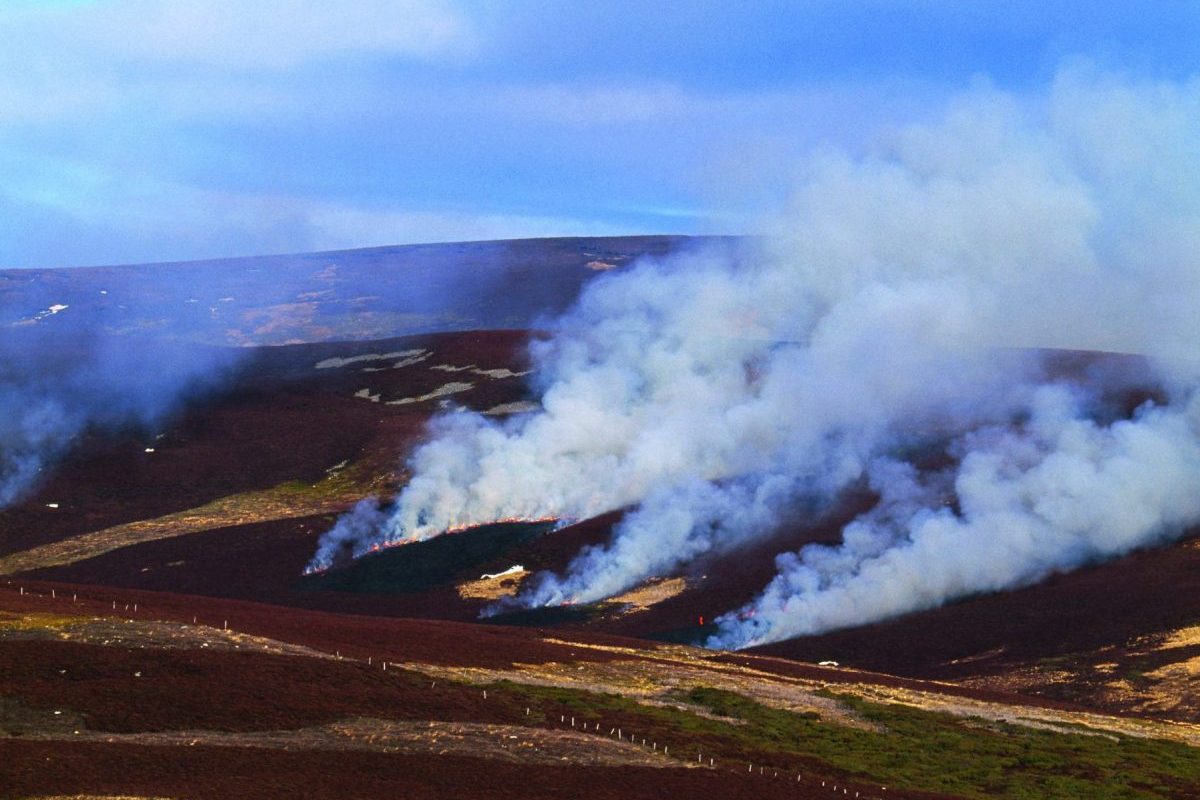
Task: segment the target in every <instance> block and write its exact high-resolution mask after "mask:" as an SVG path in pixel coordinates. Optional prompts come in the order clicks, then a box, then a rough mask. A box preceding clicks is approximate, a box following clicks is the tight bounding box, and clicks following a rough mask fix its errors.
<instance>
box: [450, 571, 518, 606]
mask: <svg viewBox="0 0 1200 800" xmlns="http://www.w3.org/2000/svg"><path fill="white" fill-rule="evenodd" d="M529 574H530V573H529V571H528V570H525V569H522V570H520V571H518V572H510V573H508V574H507V575H497V576H495V577H493V578H480V579H479V580H477V581H467V582H465V583H460V584H459V585H458V586H456V587H455V588H456V589H457V590H458V596H459V597H462V598H464V599H467V600H499V599H500V598H502V597H512V596H513V595H515V594H516V593H517V591H518V590H520V588H521V583H522V582H524V580H525V579H526V578H527V577H529Z"/></svg>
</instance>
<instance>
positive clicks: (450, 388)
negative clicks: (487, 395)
mask: <svg viewBox="0 0 1200 800" xmlns="http://www.w3.org/2000/svg"><path fill="white" fill-rule="evenodd" d="M474 388H475V384H473V383H457V382H451V383H446V384H442V385H441V386H439V387H438V388H436V389H434V390H433V391H432V392H430V393H429V394H423V395H421V396H420V397H403V398H401V399H399V400H389V401H388V402H387V404H388V405H389V406H406V405H408V404H409V403H422V402H424V401H426V400H432V399H434V398H435V397H445V396H446V395H450V394H458V393H459V392H468V391H470V390H471V389H474Z"/></svg>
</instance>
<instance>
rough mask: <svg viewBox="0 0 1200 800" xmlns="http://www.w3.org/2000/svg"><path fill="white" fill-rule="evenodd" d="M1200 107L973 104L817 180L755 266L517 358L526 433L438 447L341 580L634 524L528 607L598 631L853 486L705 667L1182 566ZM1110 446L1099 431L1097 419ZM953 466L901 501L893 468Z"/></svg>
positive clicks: (588, 317) (1083, 101)
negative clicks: (551, 530)
mask: <svg viewBox="0 0 1200 800" xmlns="http://www.w3.org/2000/svg"><path fill="white" fill-rule="evenodd" d="M1197 141H1200V85H1198V84H1197V83H1196V82H1191V83H1188V84H1184V85H1171V84H1163V85H1148V84H1137V83H1132V82H1129V81H1125V80H1120V79H1116V78H1111V77H1106V76H1097V75H1095V74H1092V73H1090V72H1088V71H1087V70H1073V71H1068V72H1065V73H1064V74H1062V75H1061V76H1060V77H1059V78H1058V80H1057V81H1056V82H1055V84H1054V85H1053V87H1051V89H1050V91H1049V92H1048V93H1047V94H1046V95H1045V96H1044V97H1040V98H1038V99H1037V100H1036V101H1023V102H1022V101H1018V100H1017V99H1014V98H1012V97H1009V96H1006V95H1004V94H1001V93H998V92H994V91H989V90H983V89H981V90H977V91H975V92H973V93H972V94H970V95H967V96H965V97H963V98H961V99H960V100H959V101H958V102H957V103H956V104H955V105H954V106H953V107H952V108H951V109H949V111H948V112H947V114H946V115H945V118H944V119H942V120H941V121H940V122H938V123H937V124H934V125H926V126H918V127H912V128H909V129H905V130H902V131H899V132H896V133H894V134H892V135H891V136H889V137H887V140H886V141H885V142H884V143H883V144H881V145H880V148H879V150H878V152H875V153H872V154H869V155H866V156H859V157H852V156H850V155H846V154H840V153H831V152H827V153H821V154H817V155H815V156H814V157H813V158H812V159H811V161H810V162H809V163H808V164H807V165H806V166H805V170H804V178H803V181H802V184H801V187H800V189H799V191H798V193H797V198H796V202H795V204H794V206H793V207H792V208H791V209H790V211H789V213H788V214H787V215H786V221H785V222H783V223H781V225H780V226H779V230H778V231H777V232H776V235H775V236H773V237H772V238H771V239H770V240H769V241H768V242H767V243H765V244H762V243H757V244H749V245H747V246H745V247H743V248H739V249H731V250H729V251H725V252H700V253H693V254H690V255H688V256H686V257H680V258H676V259H672V260H670V261H669V262H664V263H643V264H641V265H639V266H637V267H636V268H634V269H632V270H629V271H625V272H621V273H617V274H609V275H606V276H604V277H603V278H601V279H599V280H597V281H596V282H594V283H593V284H591V285H590V286H589V288H588V290H587V291H586V292H585V294H584V296H583V297H582V298H581V300H580V302H579V303H578V304H577V306H576V307H575V308H574V309H573V310H572V311H571V312H570V313H568V314H567V315H566V316H565V317H564V318H563V319H561V320H560V321H559V323H558V324H557V326H556V328H555V333H554V335H553V337H552V338H551V339H550V340H549V341H547V342H543V343H539V344H537V345H535V347H534V358H535V363H536V365H537V367H538V374H539V376H540V380H541V381H542V384H541V388H542V390H543V394H542V405H543V409H542V410H541V411H539V412H537V413H534V414H530V415H527V416H523V417H520V418H516V419H512V420H509V421H507V422H504V423H497V422H494V421H491V420H488V419H485V418H484V417H482V416H480V415H475V414H467V413H460V414H454V415H450V416H447V417H445V418H443V419H441V420H439V421H438V422H437V423H436V425H435V427H434V437H433V439H432V441H430V442H429V443H428V444H426V445H424V446H423V447H421V448H420V449H419V450H418V451H417V452H416V453H415V455H414V456H413V458H412V461H411V464H410V466H411V468H412V472H413V476H414V477H413V479H412V481H411V482H410V483H409V485H408V486H407V487H406V489H405V490H404V491H403V492H402V493H401V495H400V497H399V498H398V500H397V502H396V504H395V507H394V508H389V509H386V510H384V509H380V508H378V507H377V506H374V505H368V506H365V507H364V510H363V511H362V512H360V513H359V514H357V515H351V516H348V517H347V518H345V519H344V520H343V521H342V522H340V523H339V525H338V527H337V528H335V529H334V531H331V532H330V534H328V535H327V536H326V537H325V539H324V540H323V542H322V545H321V549H320V551H319V552H318V553H317V555H316V556H315V557H314V561H313V566H314V567H321V566H327V565H328V564H329V563H331V562H332V560H333V559H334V558H335V557H336V556H337V555H338V554H339V553H340V552H343V551H345V550H349V551H350V552H352V553H353V554H361V553H363V552H366V551H367V550H369V549H371V548H372V547H375V546H379V545H383V544H390V543H395V542H399V541H405V540H412V539H421V538H426V537H429V536H434V535H438V534H440V533H442V532H443V531H445V530H447V529H452V528H456V527H461V526H464V525H469V524H477V523H483V522H489V521H493V520H496V519H504V518H543V517H587V516H592V515H594V514H597V513H600V512H603V511H608V510H611V509H615V508H622V507H633V511H631V512H630V513H629V514H627V515H626V517H625V519H624V521H623V522H622V523H621V525H620V526H619V527H618V529H617V530H616V531H615V533H614V536H613V539H612V541H611V542H610V543H609V544H608V545H606V546H603V547H598V548H591V549H589V550H586V551H585V552H583V553H581V554H580V555H579V556H578V557H577V558H576V559H575V560H574V562H573V563H572V564H571V565H570V566H569V567H568V569H567V571H566V573H565V574H564V575H562V576H554V575H541V576H538V578H537V579H535V580H534V581H533V582H532V583H531V584H530V585H529V586H530V588H529V589H527V590H526V591H525V592H524V593H523V594H522V595H521V596H520V597H519V598H518V602H519V603H520V604H523V605H526V606H536V605H545V604H553V603H561V602H569V601H590V600H596V599H600V598H603V597H607V596H611V595H612V594H615V593H617V592H620V591H622V590H624V589H626V588H628V587H630V586H632V585H635V584H637V583H638V582H640V581H642V580H644V579H645V578H647V577H649V576H652V575H655V574H662V573H664V572H668V571H670V570H672V569H677V568H678V567H680V566H681V565H684V564H687V563H688V562H690V561H692V560H694V559H696V558H698V557H700V556H705V555H707V556H712V555H716V556H719V555H721V554H723V553H727V552H729V551H732V550H734V549H735V548H737V547H738V546H740V545H742V544H744V543H745V542H747V541H748V540H751V539H754V538H756V537H762V536H766V535H769V534H771V533H772V532H773V531H774V530H775V529H776V528H777V526H778V524H779V521H780V519H781V518H782V517H784V516H786V515H788V514H790V513H793V512H794V511H795V509H797V508H798V507H801V506H804V507H809V508H811V507H813V505H814V504H816V505H818V506H819V504H820V503H821V502H828V501H831V500H832V499H833V498H835V497H836V496H837V494H838V493H839V492H841V491H842V490H844V489H845V488H846V487H848V486H851V485H853V484H856V483H859V482H861V481H863V480H864V479H865V480H868V481H869V482H870V483H871V485H872V486H873V487H874V489H875V490H876V491H877V492H878V493H879V495H880V496H881V498H882V499H881V501H880V504H879V506H878V507H877V508H876V509H875V510H873V511H871V512H869V513H867V514H866V515H864V516H863V517H861V518H860V519H858V520H856V521H855V522H854V523H852V524H851V525H849V526H848V527H847V529H846V530H845V532H844V535H845V539H844V543H843V544H842V545H840V546H839V547H835V548H828V547H824V548H809V549H806V550H805V551H803V552H802V553H800V554H785V555H782V556H780V558H779V568H780V574H779V576H778V577H777V579H776V580H775V581H774V582H772V583H771V585H770V586H769V587H767V588H766V590H765V591H764V593H763V595H762V596H761V597H760V598H759V599H758V600H757V601H756V602H755V603H753V604H752V605H751V606H750V607H748V608H746V609H742V610H741V611H740V612H738V613H736V614H730V615H727V616H726V617H724V618H722V620H721V621H720V622H721V630H720V633H719V634H718V636H717V637H715V638H714V639H713V641H712V643H713V644H714V645H719V646H743V645H746V644H749V643H754V642H762V641H769V640H775V639H778V638H783V637H787V636H794V635H798V634H802V633H811V632H816V631H822V630H829V629H831V628H834V627H842V626H846V625H853V624H858V623H863V622H867V621H871V620H875V619H879V618H882V617H885V616H889V615H894V614H899V613H903V612H905V611H910V610H914V609H918V608H926V607H930V606H932V605H936V604H938V603H941V602H945V601H946V600H948V599H952V598H954V597H959V596H962V595H965V594H970V593H974V592H981V591H990V590H995V589H1000V588H1004V587H1007V586H1013V585H1017V584H1020V583H1026V582H1029V581H1032V580H1036V579H1037V578H1038V577H1040V576H1043V575H1045V574H1046V573H1048V572H1049V571H1053V570H1058V569H1067V568H1071V567H1072V566H1076V565H1079V564H1081V563H1084V562H1086V561H1089V560H1092V559H1096V558H1101V557H1105V556H1110V555H1113V554H1116V553H1121V552H1125V551H1127V550H1128V549H1130V548H1133V547H1138V546H1142V545H1147V544H1151V543H1153V542H1155V541H1158V540H1160V539H1162V538H1163V537H1166V536H1170V535H1172V534H1178V533H1179V532H1180V531H1181V530H1183V529H1184V528H1185V527H1186V526H1187V525H1189V524H1192V523H1194V522H1196V521H1197V520H1198V519H1200V507H1198V506H1197V503H1196V501H1195V500H1193V499H1192V498H1194V497H1197V496H1200V492H1198V491H1197V490H1200V459H1198V458H1197V444H1196V442H1197V433H1198V430H1197V426H1198V421H1197V412H1196V411H1195V402H1194V401H1192V400H1191V399H1190V397H1191V395H1192V393H1191V391H1190V388H1191V387H1192V385H1193V384H1194V382H1195V380H1194V379H1195V378H1196V376H1197V374H1198V373H1197V371H1196V370H1195V368H1194V365H1195V363H1196V356H1197V354H1198V352H1197V351H1198V350H1200V314H1197V313H1196V308H1197V307H1198V306H1200V261H1198V256H1197V254H1198V253H1200V150H1198V149H1197V148H1195V142H1197ZM1030 347H1041V348H1046V347H1055V348H1075V349H1087V350H1107V351H1119V352H1135V353H1142V354H1145V355H1147V356H1150V357H1152V358H1153V359H1155V363H1157V364H1159V365H1160V375H1159V377H1160V378H1161V379H1162V380H1164V381H1165V382H1166V384H1167V386H1168V388H1169V389H1170V390H1171V391H1170V393H1169V395H1170V396H1171V397H1172V398H1174V399H1175V402H1173V403H1171V404H1169V405H1167V406H1166V407H1155V406H1148V407H1146V408H1144V409H1142V410H1141V411H1139V412H1138V413H1137V414H1136V415H1135V416H1134V417H1133V418H1131V419H1118V420H1116V421H1112V419H1111V418H1108V417H1104V415H1105V414H1106V413H1108V412H1107V411H1106V410H1105V405H1104V403H1103V402H1102V401H1103V395H1104V392H1105V388H1106V387H1104V386H1102V385H1099V386H1098V385H1095V379H1093V380H1092V382H1091V383H1088V382H1087V381H1083V382H1082V384H1087V385H1080V386H1076V387H1074V388H1072V387H1070V386H1068V381H1067V380H1066V379H1065V378H1061V377H1058V376H1055V375H1051V374H1048V373H1047V372H1046V371H1045V370H1044V369H1043V368H1042V366H1041V365H1040V363H1039V358H1038V357H1037V356H1036V354H1035V353H1033V352H1031V351H1029V350H1027V349H1025V348H1030ZM1109 417H1111V415H1109ZM947 440H950V441H952V442H953V446H952V450H953V451H954V455H955V456H956V464H957V466H956V467H954V468H953V470H952V471H951V472H949V473H938V474H935V475H923V474H921V473H920V471H919V470H917V469H916V468H915V467H913V466H912V465H911V464H905V463H904V462H903V459H902V457H901V454H902V453H904V452H906V450H907V449H909V448H919V447H920V446H922V445H928V444H929V443H930V442H938V443H943V444H944V442H946V441H947Z"/></svg>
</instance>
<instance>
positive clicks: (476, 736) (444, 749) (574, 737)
mask: <svg viewBox="0 0 1200 800" xmlns="http://www.w3.org/2000/svg"><path fill="white" fill-rule="evenodd" d="M25 738H28V739H41V740H51V741H63V740H68V739H69V740H70V741H75V742H79V741H93V742H106V743H124V744H139V745H159V746H185V747H186V746H193V745H213V746H220V747H254V748H265V749H277V750H366V751H373V752H384V753H406V754H418V755H421V754H423V755H431V756H439V755H469V756H473V757H475V758H485V759H490V760H498V761H510V762H516V763H521V764H564V763H566V764H573V765H587V766H627V765H636V766H642V767H669V768H672V769H678V768H679V767H680V766H692V765H689V764H681V762H679V761H678V760H676V759H671V758H669V757H667V756H665V755H663V754H662V753H661V752H656V751H654V750H650V749H647V748H645V747H641V746H639V745H637V744H634V743H633V742H631V741H627V740H614V739H612V738H611V737H606V736H600V735H597V734H594V733H592V734H587V733H583V732H582V731H575V730H549V729H545V728H532V727H525V726H520V725H500V724H491V723H476V722H440V721H433V720H383V719H373V718H365V717H356V718H353V719H348V720H343V721H341V722H335V723H331V724H328V725H320V726H316V727H310V728H300V729H297V730H273V731H249V732H239V733H231V732H224V731H206V730H195V731H155V732H149V733H126V734H114V733H100V732H94V731H88V730H80V731H78V733H71V734H69V735H67V734H63V733H61V732H54V733H44V734H39V733H27V734H26V735H25Z"/></svg>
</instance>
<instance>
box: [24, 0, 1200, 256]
mask: <svg viewBox="0 0 1200 800" xmlns="http://www.w3.org/2000/svg"><path fill="white" fill-rule="evenodd" d="M0 44H2V46H0V267H7V268H12V267H16V268H20V267H58V266H78V265H92V264H120V263H137V262H149V261H176V260H187V259H198V258H213V257H225V256H239V255H260V254H267V253H288V252H306V251H313V250H328V249H341V248H350V247H368V246H377V245H387V244H403V243H414V242H433V241H455V240H467V239H492V238H519V237H527V236H564V235H610V234H613V235H615V234H632V233H741V232H749V231H753V230H755V229H756V225H757V224H758V222H759V221H760V220H761V219H763V217H764V215H766V214H768V213H769V212H770V210H771V209H773V208H776V207H778V206H779V205H780V204H782V203H784V202H785V201H786V199H787V197H788V196H789V193H790V191H791V188H792V186H794V184H795V174H796V173H795V171H796V169H798V165H799V164H801V163H802V161H803V156H804V155H805V154H806V153H809V152H811V151H813V150H815V149H819V148H822V147H828V146H834V147H838V148H842V149H849V150H851V151H853V150H856V149H866V148H870V147H871V146H872V142H874V141H877V140H878V138H879V137H881V136H886V135H887V133H888V131H889V130H894V129H896V128H897V127H898V126H904V125H907V124H910V123H913V122H920V121H922V120H924V119H927V118H930V117H933V116H936V115H937V114H938V113H939V112H940V111H942V110H943V109H944V107H945V104H946V103H947V102H949V101H950V99H951V98H952V97H954V96H956V95H958V94H960V93H961V92H963V91H964V90H966V89H969V88H970V87H972V86H976V85H981V84H982V85H985V86H990V87H996V88H999V89H1002V90H1004V91H1007V92H1012V93H1014V94H1015V95H1017V96H1021V95H1029V96H1031V97H1036V96H1037V95H1038V94H1039V93H1041V92H1044V91H1045V88H1046V86H1047V85H1048V84H1049V83H1050V82H1051V81H1053V79H1054V76H1055V74H1056V73H1058V72H1059V71H1060V70H1061V69H1062V68H1063V66H1064V65H1070V64H1075V63H1087V64H1089V65H1094V66H1095V67H1097V68H1099V69H1103V70H1107V71H1115V72H1120V73H1123V74H1128V75H1131V76H1133V77H1136V78H1138V79H1140V80H1151V81H1154V80H1164V81H1166V80H1170V81H1179V80H1184V79H1187V78H1189V77H1191V76H1193V75H1195V74H1197V73H1200V3H1195V2H1174V1H1173V0H1156V2H1154V3H1145V4H1128V3H1118V2H1096V1H1095V0H1093V2H1049V1H1047V0H1042V1H1041V2H1025V1H1024V0H1016V1H1014V2H1005V3H993V2H974V1H972V0H956V1H951V0H947V1H946V2H938V1H937V0H929V1H928V2H917V1H915V0H914V1H911V2H898V1H896V2H889V1H886V0H866V2H856V3H845V2H818V1H816V0H813V1H812V2H772V1H771V0H762V2H750V3H747V2H707V1H706V0H687V2H684V1H683V0H677V1H674V2H672V1H669V0H663V1H662V2H654V3H646V2H644V0H642V2H620V1H614V2H595V3H583V2H566V1H565V0H564V2H547V1H543V0H524V1H521V0H477V2H455V0H359V1H358V2H350V3H337V2H331V0H254V2H245V0H170V1H169V2H164V1H163V0H111V1H104V0H96V1H93V2H86V1H78V0H76V1H74V2H66V1H63V2H50V1H48V0H42V1H41V2H34V1H33V0H0Z"/></svg>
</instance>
